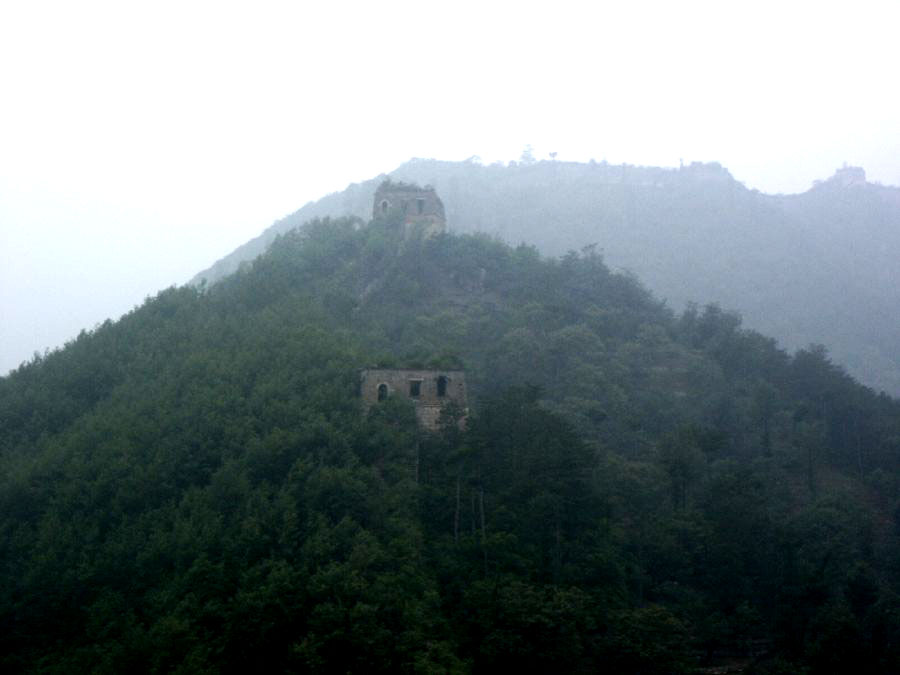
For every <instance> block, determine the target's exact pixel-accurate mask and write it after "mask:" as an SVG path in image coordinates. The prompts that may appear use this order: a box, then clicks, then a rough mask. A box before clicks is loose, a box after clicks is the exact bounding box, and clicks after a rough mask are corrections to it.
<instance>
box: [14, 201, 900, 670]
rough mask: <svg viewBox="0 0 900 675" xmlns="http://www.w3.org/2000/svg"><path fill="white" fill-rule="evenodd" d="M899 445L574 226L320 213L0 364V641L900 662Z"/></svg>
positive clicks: (457, 662)
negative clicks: (429, 371)
mask: <svg viewBox="0 0 900 675" xmlns="http://www.w3.org/2000/svg"><path fill="white" fill-rule="evenodd" d="M448 202H449V200H448ZM451 203H452V202H451ZM448 210H449V208H448ZM454 222H456V223H457V224H459V221H458V220H456V221H454ZM373 365H380V366H388V367H390V366H396V367H421V366H428V365H435V366H440V367H464V368H465V369H466V374H467V381H468V383H469V387H470V391H469V398H470V403H471V405H472V411H471V416H470V418H469V422H468V427H467V428H466V429H465V430H460V429H459V428H458V427H457V425H455V424H454V423H453V420H452V419H448V420H447V424H446V425H445V428H444V430H443V431H442V432H441V433H438V434H426V433H424V432H422V431H420V430H419V429H417V427H416V425H415V421H414V414H413V411H412V409H411V408H410V407H409V406H408V405H407V404H406V403H405V402H404V401H403V400H399V399H394V398H390V399H388V400H387V401H385V402H384V403H382V404H379V405H378V406H376V407H374V408H373V409H372V410H371V411H370V412H369V414H368V415H363V413H362V408H361V405H360V401H359V399H358V396H357V385H358V378H359V369H360V368H363V367H367V366H373ZM898 460H900V403H898V401H896V400H895V399H892V398H889V397H887V396H885V395H883V394H882V395H878V394H876V393H875V392H873V391H872V390H871V389H868V388H866V387H863V386H861V385H860V384H858V383H857V382H855V381H854V380H853V379H852V378H851V377H850V376H848V375H847V374H846V373H845V372H844V371H843V370H842V369H841V368H839V367H838V366H836V365H834V364H833V363H832V362H831V361H830V359H829V357H828V354H827V352H826V351H825V350H824V349H822V348H820V347H810V348H808V349H803V350H800V351H798V352H797V353H796V354H794V355H790V354H788V353H787V352H785V351H782V350H781V349H779V348H778V347H777V345H776V343H775V341H774V340H772V339H770V338H767V337H764V336H762V335H760V334H759V333H756V332H753V331H749V330H746V329H744V328H742V326H741V322H740V319H739V318H738V317H737V316H736V315H735V314H732V313H730V312H727V311H724V310H722V309H719V308H718V307H716V306H707V307H704V308H699V307H694V306H692V307H689V308H688V309H687V311H685V312H683V313H679V314H676V313H673V311H672V310H671V309H669V307H668V306H667V305H666V304H664V303H662V302H661V301H660V300H658V299H657V298H655V297H654V296H653V295H652V294H651V293H650V292H649V291H647V290H646V289H645V288H644V287H643V286H642V285H641V284H640V283H639V282H638V281H637V280H636V279H635V278H634V277H632V276H630V275H626V274H620V273H615V272H612V271H611V270H610V269H609V267H607V265H606V264H605V262H604V259H603V257H602V255H601V254H600V253H599V250H598V249H597V248H593V247H587V248H584V249H582V250H580V251H579V252H578V253H569V254H567V255H564V256H563V257H561V258H546V257H542V256H541V255H539V253H538V252H537V250H536V249H534V248H532V247H529V246H524V245H522V246H518V247H510V246H509V245H507V244H505V243H502V242H501V241H499V240H498V239H495V238H491V237H488V236H485V235H442V236H439V237H435V238H431V239H423V238H421V237H418V236H416V233H415V232H410V231H408V230H404V228H403V227H402V226H401V225H400V223H398V222H393V221H391V220H389V219H388V220H383V221H377V222H373V223H370V224H368V225H365V224H363V223H362V221H360V220H356V219H337V220H320V221H314V222H312V223H310V224H307V225H305V226H304V227H302V228H301V229H299V230H294V231H291V232H288V233H287V234H285V235H283V236H281V237H280V238H278V239H277V240H276V241H275V242H274V244H273V245H272V246H271V248H270V249H269V250H268V252H267V253H265V254H264V255H263V256H262V257H260V258H259V259H257V260H256V261H255V262H253V263H252V264H250V265H247V266H245V268H244V269H243V270H242V271H240V272H239V273H237V274H234V275H232V276H229V277H227V278H225V279H223V280H222V281H221V282H220V283H216V284H210V285H201V286H190V287H184V288H172V289H169V290H166V291H164V292H162V293H160V294H159V295H158V296H157V297H155V298H152V299H149V300H147V301H146V302H145V303H144V305H143V306H141V307H140V308H137V309H135V310H134V311H133V312H131V313H130V314H128V315H126V316H125V317H123V318H122V319H121V320H119V321H117V322H115V323H111V322H107V323H106V324H104V325H102V326H98V327H97V328H96V329H94V330H92V331H90V332H85V333H82V334H81V335H80V336H79V337H78V338H77V339H76V340H74V341H73V342H72V343H70V344H68V345H67V346H66V347H65V348H64V349H62V350H59V351H56V352H53V353H50V354H48V355H46V356H45V357H42V358H38V359H36V360H35V361H33V362H31V363H28V364H26V365H24V366H22V367H21V368H19V369H18V370H16V371H14V372H13V373H12V374H11V375H10V376H8V377H5V378H2V379H0V667H2V668H3V670H4V672H48V673H50V672H56V673H72V672H85V671H91V672H109V673H119V672H136V673H140V672H152V673H159V672H235V673H237V672H241V673H243V672H248V671H255V672H481V673H487V672H497V671H499V670H500V669H501V668H502V669H503V670H509V669H514V670H519V671H524V672H585V673H587V672H614V673H643V674H647V673H660V674H662V673H681V672H684V673H687V672H694V671H696V669H698V668H702V667H709V666H721V665H722V664H726V663H735V664H738V665H740V667H742V668H744V670H743V672H747V673H750V672H754V673H800V672H823V673H824V672H828V673H841V672H854V673H886V672H898V671H900V596H898V591H900V566H898V564H897V562H898V555H900V548H898V533H900V520H898V518H900V509H898V506H900V478H898V476H900V473H898V469H900V465H898V464H900V462H898Z"/></svg>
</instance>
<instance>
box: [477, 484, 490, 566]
mask: <svg viewBox="0 0 900 675" xmlns="http://www.w3.org/2000/svg"><path fill="white" fill-rule="evenodd" d="M478 506H479V510H480V511H481V552H482V554H483V555H484V576H487V564H488V558H487V546H486V544H485V530H484V486H483V485H479V486H478Z"/></svg>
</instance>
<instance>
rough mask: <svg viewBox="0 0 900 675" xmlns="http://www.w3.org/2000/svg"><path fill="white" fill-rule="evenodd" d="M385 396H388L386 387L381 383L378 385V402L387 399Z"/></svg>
mask: <svg viewBox="0 0 900 675" xmlns="http://www.w3.org/2000/svg"><path fill="white" fill-rule="evenodd" d="M387 396H388V387H387V385H386V384H385V383H384V382H382V383H381V384H379V385H378V400H379V401H383V400H384V399H386V398H387Z"/></svg>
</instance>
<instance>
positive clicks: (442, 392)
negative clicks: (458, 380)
mask: <svg viewBox="0 0 900 675" xmlns="http://www.w3.org/2000/svg"><path fill="white" fill-rule="evenodd" d="M437 395H438V396H440V397H444V396H446V395H447V376H446V375H441V376H439V377H438V379H437Z"/></svg>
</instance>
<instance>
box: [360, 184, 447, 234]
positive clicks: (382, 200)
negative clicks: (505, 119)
mask: <svg viewBox="0 0 900 675" xmlns="http://www.w3.org/2000/svg"><path fill="white" fill-rule="evenodd" d="M392 216H400V217H402V219H403V223H404V225H406V226H416V225H419V226H422V227H423V228H424V232H425V234H426V236H433V235H435V234H440V233H441V232H443V231H444V230H445V229H446V228H447V220H446V217H445V216H444V204H443V202H441V198H440V197H438V196H437V193H436V192H435V191H434V188H433V187H431V186H430V185H426V186H425V187H419V186H418V185H413V184H410V183H395V182H393V181H392V180H391V179H390V178H387V179H385V180H384V182H383V183H382V184H381V185H379V186H378V189H377V190H376V191H375V203H374V204H373V206H372V217H373V218H374V219H376V220H377V219H379V218H389V217H392Z"/></svg>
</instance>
